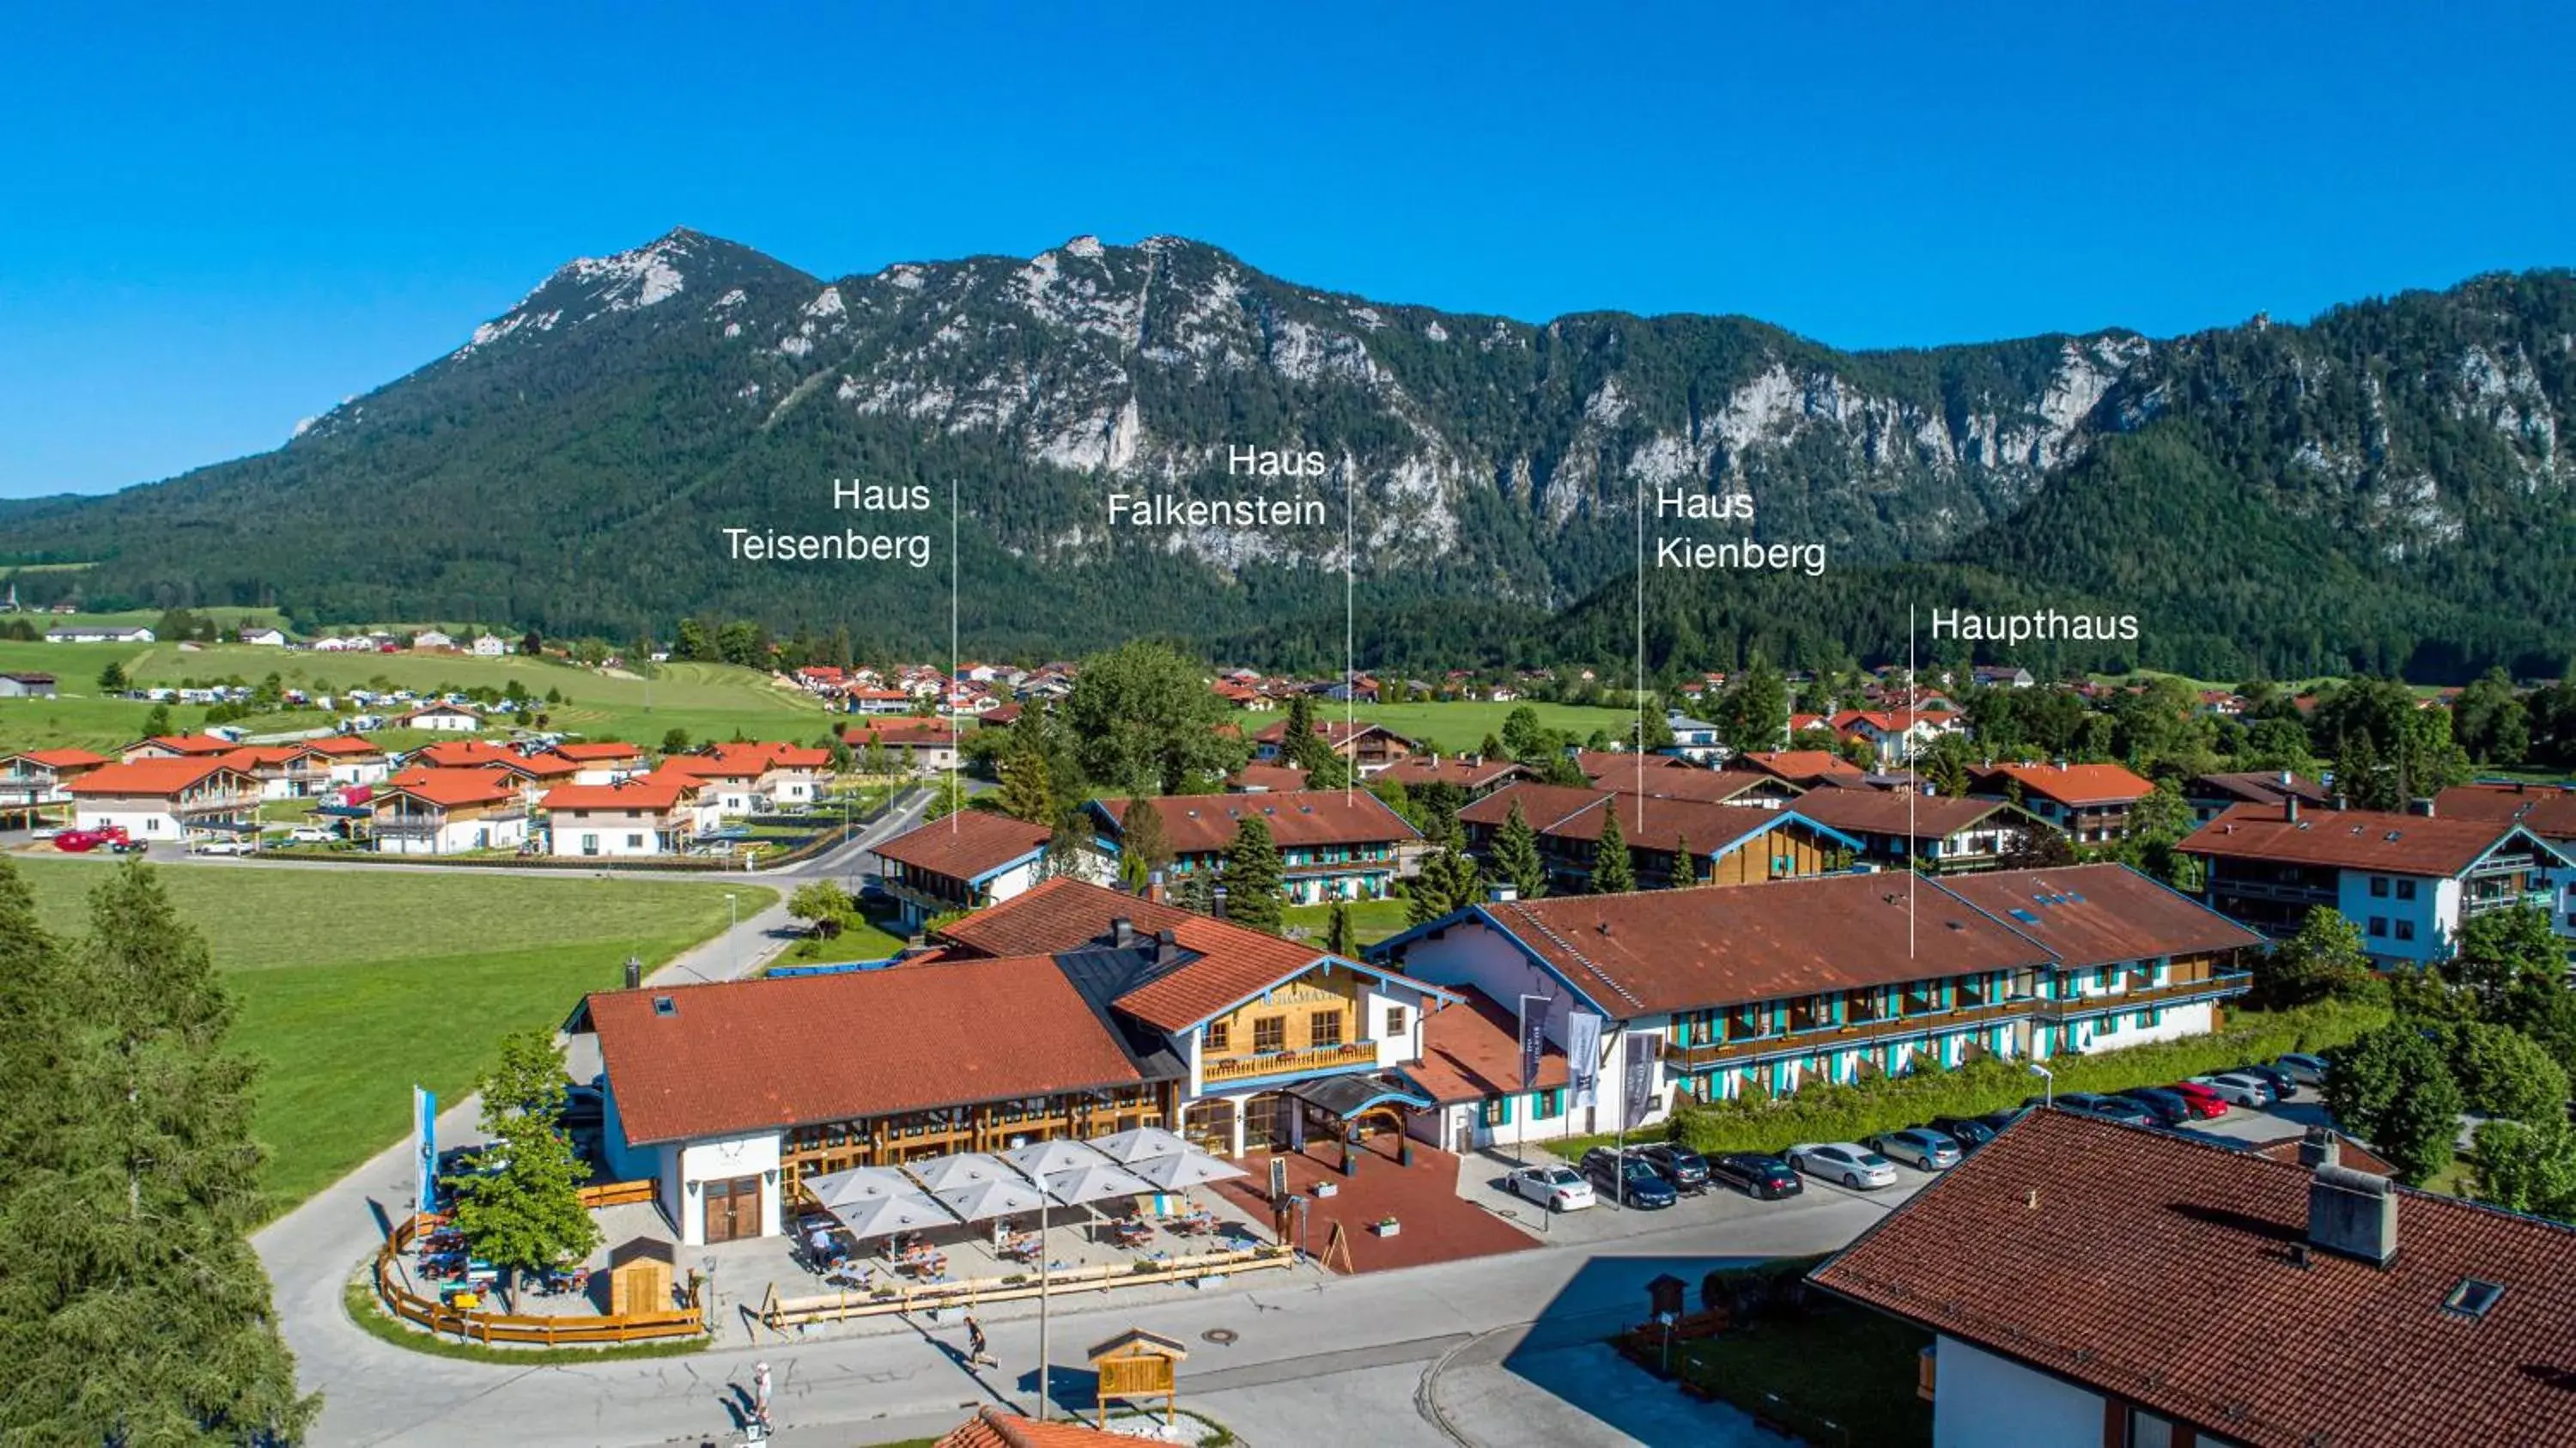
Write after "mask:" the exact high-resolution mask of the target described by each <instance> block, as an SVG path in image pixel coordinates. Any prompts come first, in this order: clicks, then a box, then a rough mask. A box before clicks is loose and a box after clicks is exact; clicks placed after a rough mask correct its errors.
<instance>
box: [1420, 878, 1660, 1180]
mask: <svg viewBox="0 0 2576 1448" xmlns="http://www.w3.org/2000/svg"><path fill="white" fill-rule="evenodd" d="M1400 968H1401V969H1402V970H1403V972H1404V973H1405V974H1406V975H1408V976H1411V977H1412V978H1414V979H1415V980H1418V981H1421V982H1423V983H1424V984H1426V985H1439V986H1465V987H1468V988H1470V989H1473V990H1477V991H1481V992H1483V993H1484V994H1485V995H1487V996H1489V997H1491V998H1492V999H1493V1000H1495V1001H1496V1002H1498V1003H1499V1004H1500V1005H1501V1006H1502V1007H1503V1009H1504V1010H1505V1011H1512V1012H1517V1011H1518V1010H1519V1008H1520V997H1521V996H1523V995H1525V994H1526V995H1537V996H1548V997H1552V999H1551V1000H1550V1001H1549V1002H1548V1003H1547V1005H1546V1006H1544V1007H1540V1006H1539V1005H1538V1003H1537V1002H1535V1001H1533V1002H1532V1003H1531V1006H1532V1009H1537V1010H1542V1011H1543V1012H1544V1024H1543V1026H1542V1027H1541V1030H1542V1033H1543V1034H1544V1035H1545V1036H1546V1038H1547V1040H1548V1041H1550V1042H1551V1043H1553V1044H1554V1045H1556V1046H1557V1047H1558V1048H1559V1049H1563V1047H1564V1045H1565V1040H1566V1018H1567V1016H1569V1015H1570V1014H1571V1013H1572V1012H1573V1011H1575V1010H1577V1009H1582V1010H1590V1009H1591V1006H1589V1005H1588V1004H1586V1003H1584V1002H1582V1001H1581V1000H1579V999H1578V998H1577V997H1576V996H1575V994H1574V992H1573V991H1572V990H1571V989H1569V988H1568V987H1567V986H1566V984H1565V983H1564V982H1563V981H1560V980H1558V979H1557V978H1556V977H1555V976H1553V975H1551V974H1549V973H1548V972H1546V971H1544V970H1541V969H1540V968H1539V967H1538V966H1537V965H1536V964H1534V963H1532V962H1531V960H1530V958H1529V957H1528V956H1527V955H1524V954H1523V953H1522V952H1521V949H1520V947H1519V946H1517V945H1514V944H1513V943H1512V942H1511V941H1510V940H1508V939H1506V938H1505V937H1504V936H1503V935H1502V934H1501V933H1499V932H1497V931H1496V930H1494V929H1493V928H1492V927H1490V926H1488V925H1486V924H1485V923H1484V922H1483V921H1481V920H1470V921H1467V922H1464V923H1462V924H1458V925H1453V926H1451V927H1450V928H1449V930H1448V931H1447V932H1446V933H1445V934H1443V935H1442V936H1441V938H1440V939H1438V940H1431V939H1428V938H1425V939H1422V940H1418V941H1416V942H1414V944H1413V945H1412V946H1411V947H1409V948H1408V949H1407V950H1406V952H1405V956H1404V960H1403V962H1402V964H1401V966H1400ZM1450 1009H1452V1010H1464V1009H1466V1007H1465V1006H1463V1005H1462V1006H1452V1007H1450ZM1669 1025H1670V1018H1669V1017H1666V1016H1661V1015H1655V1016H1640V1017H1636V1018H1634V1019H1632V1020H1627V1021H1619V1020H1615V1019H1614V1020H1605V1021H1603V1022H1602V1026H1601V1041H1602V1045H1603V1046H1605V1047H1607V1048H1608V1059H1607V1060H1606V1061H1605V1062H1603V1064H1602V1066H1601V1074H1600V1081H1599V1085H1598V1087H1597V1090H1596V1096H1595V1100H1594V1103H1593V1105H1592V1106H1591V1107H1589V1108H1583V1107H1575V1106H1572V1105H1568V1106H1567V1107H1566V1108H1565V1109H1564V1110H1562V1111H1560V1112H1558V1113H1556V1114H1554V1115H1546V1116H1540V1117H1538V1118H1536V1119H1534V1120H1533V1119H1529V1118H1528V1117H1527V1115H1526V1112H1527V1111H1528V1108H1529V1105H1530V1103H1529V1101H1528V1100H1527V1099H1526V1097H1525V1096H1524V1097H1523V1098H1522V1099H1520V1100H1519V1101H1518V1102H1517V1103H1516V1104H1515V1106H1514V1107H1513V1122H1512V1124H1511V1125H1510V1126H1508V1127H1503V1128H1501V1129H1500V1130H1501V1135H1500V1137H1499V1139H1500V1140H1504V1141H1511V1140H1518V1139H1520V1137H1518V1136H1516V1135H1515V1134H1514V1133H1516V1132H1519V1131H1522V1130H1526V1132H1527V1139H1528V1140H1531V1141H1547V1140H1552V1139H1555V1138H1558V1137H1566V1136H1581V1135H1587V1134H1589V1133H1592V1132H1598V1131H1616V1130H1619V1129H1620V1120H1619V1117H1620V1115H1621V1111H1622V1108H1623V1107H1624V1106H1625V1104H1626V1103H1625V1101H1624V1099H1623V1096H1624V1086H1623V1083H1624V1082H1625V1081H1626V1079H1627V1047H1628V1038H1627V1033H1628V1032H1629V1031H1643V1032H1652V1033H1654V1034H1655V1035H1657V1036H1661V1035H1663V1034H1664V1032H1665V1030H1666V1028H1667V1027H1668V1026H1669ZM1655 1072H1656V1075H1655V1086H1654V1098H1653V1101H1652V1104H1650V1105H1649V1106H1648V1108H1647V1110H1646V1114H1645V1115H1644V1116H1642V1117H1640V1118H1639V1119H1637V1120H1635V1121H1632V1122H1629V1123H1627V1129H1628V1130H1630V1131H1635V1130H1638V1129H1639V1128H1641V1127H1646V1126H1651V1125H1653V1124H1654V1123H1655V1122H1657V1121H1660V1120H1662V1119H1663V1116H1664V1112H1665V1109H1666V1107H1667V1104H1668V1103H1669V1101H1670V1099H1671V1090H1670V1087H1669V1086H1668V1085H1667V1083H1666V1082H1665V1080H1664V1076H1663V1067H1662V1066H1661V1065H1660V1064H1658V1065H1657V1066H1656V1067H1655ZM1475 1144H1476V1145H1484V1144H1487V1142H1486V1140H1485V1139H1479V1140H1478V1141H1477V1142H1476V1143H1475Z"/></svg>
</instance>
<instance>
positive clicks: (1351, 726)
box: [1252, 719, 1413, 749]
mask: <svg viewBox="0 0 2576 1448" xmlns="http://www.w3.org/2000/svg"><path fill="white" fill-rule="evenodd" d="M1315 733H1316V734H1317V735H1318V736H1320V737H1321V738H1322V739H1323V741H1324V742H1325V743H1327V744H1330V745H1331V746H1333V747H1334V748H1336V749H1339V748H1341V747H1342V746H1343V745H1345V744H1349V743H1351V742H1353V741H1355V740H1360V739H1365V738H1367V737H1368V736H1369V735H1371V734H1383V735H1385V736H1386V737H1387V738H1389V739H1392V740H1395V741H1396V742H1397V743H1399V744H1403V745H1406V746H1408V747H1409V746H1411V745H1412V744H1413V741H1412V740H1411V739H1408V738H1406V737H1405V736H1403V735H1401V734H1398V733H1396V732H1395V731H1394V730H1392V729H1389V728H1387V727H1386V726H1385V725H1383V724H1372V723H1370V722H1369V721H1368V720H1366V719H1359V720H1346V719H1318V720H1316V721H1315ZM1252 737H1253V739H1254V741H1255V742H1257V743H1262V744H1278V743H1281V742H1282V741H1284V740H1286V739H1287V737H1288V721H1287V720H1285V719H1276V720H1273V721H1271V722H1270V723H1268V724H1265V725H1263V726H1262V728H1261V731H1260V732H1259V733H1257V734H1255V735H1253V736H1252Z"/></svg>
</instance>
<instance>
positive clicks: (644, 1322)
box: [376, 1181, 706, 1347]
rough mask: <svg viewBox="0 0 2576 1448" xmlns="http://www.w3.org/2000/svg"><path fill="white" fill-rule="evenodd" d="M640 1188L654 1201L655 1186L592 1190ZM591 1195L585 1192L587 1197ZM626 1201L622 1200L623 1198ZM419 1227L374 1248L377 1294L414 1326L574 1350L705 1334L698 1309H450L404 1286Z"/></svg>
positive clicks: (397, 1227)
mask: <svg viewBox="0 0 2576 1448" xmlns="http://www.w3.org/2000/svg"><path fill="white" fill-rule="evenodd" d="M637 1187H641V1188H642V1189H643V1191H644V1197H643V1198H642V1200H650V1199H651V1196H652V1191H653V1183H651V1182H649V1181H647V1182H613V1183H611V1184H609V1185H608V1186H606V1187H594V1188H590V1189H589V1191H600V1192H618V1191H632V1190H633V1189H635V1188H637ZM585 1195H587V1193H585ZM620 1200H624V1198H620ZM419 1228H420V1223H419V1221H418V1219H416V1218H410V1217H406V1218H404V1219H403V1220H401V1221H399V1222H396V1223H395V1224H394V1230H393V1235H392V1236H390V1237H388V1238H386V1239H385V1244H384V1245H383V1246H382V1247H379V1248H377V1249H376V1296H378V1297H379V1298H382V1299H383V1300H384V1304H385V1306H386V1307H388V1308H390V1309H392V1311H393V1314H394V1316H396V1317H399V1318H401V1319H403V1320H404V1321H406V1322H416V1323H418V1324H420V1325H421V1326H423V1327H425V1328H428V1329H429V1330H430V1331H432V1332H447V1333H454V1334H455V1335H456V1336H458V1337H461V1338H463V1339H465V1340H466V1341H468V1342H480V1343H496V1342H514V1343H529V1344H535V1345H539V1346H544V1347H571V1346H576V1345H581V1344H593V1343H621V1342H652V1341H656V1340H659V1339H665V1338H678V1337H697V1336H700V1335H702V1334H704V1333H705V1331H706V1323H705V1321H704V1319H703V1318H702V1317H701V1316H700V1315H699V1313H698V1310H697V1309H696V1308H673V1309H665V1310H663V1311H660V1312H629V1313H626V1314H624V1315H622V1316H615V1317H604V1316H601V1315H598V1314H596V1313H579V1314H568V1315H565V1316H561V1317H547V1316H535V1317H527V1316H514V1315H512V1314H508V1313H499V1312H484V1311H481V1310H472V1311H467V1310H461V1309H458V1308H453V1307H450V1306H448V1305H447V1304H446V1303H444V1302H441V1301H439V1300H438V1299H437V1298H435V1297H423V1296H421V1295H420V1294H419V1293H417V1292H414V1291H412V1290H411V1289H410V1288H409V1287H406V1286H404V1285H403V1273H402V1255H403V1253H404V1252H406V1251H408V1250H410V1248H411V1244H412V1239H413V1238H414V1236H415V1235H416V1234H417V1233H418V1231H419Z"/></svg>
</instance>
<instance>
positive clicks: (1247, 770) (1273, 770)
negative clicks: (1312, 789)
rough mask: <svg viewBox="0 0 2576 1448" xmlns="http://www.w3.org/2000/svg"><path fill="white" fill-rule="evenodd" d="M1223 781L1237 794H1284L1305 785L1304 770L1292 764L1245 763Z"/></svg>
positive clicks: (1302, 787)
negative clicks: (1232, 776)
mask: <svg viewBox="0 0 2576 1448" xmlns="http://www.w3.org/2000/svg"><path fill="white" fill-rule="evenodd" d="M1225 783H1226V787H1227V788H1228V789H1230V790H1233V791H1235V792H1236V793H1238V794H1285V793H1287V792H1288V791H1290V790H1296V789H1304V788H1305V787H1306V771H1304V770H1302V769H1299V768H1298V767H1297V766H1295V765H1293V764H1247V765H1245V766H1243V767H1242V768H1241V769H1238V770H1236V771H1235V772H1234V778H1232V779H1229V780H1227V781H1226V782H1225Z"/></svg>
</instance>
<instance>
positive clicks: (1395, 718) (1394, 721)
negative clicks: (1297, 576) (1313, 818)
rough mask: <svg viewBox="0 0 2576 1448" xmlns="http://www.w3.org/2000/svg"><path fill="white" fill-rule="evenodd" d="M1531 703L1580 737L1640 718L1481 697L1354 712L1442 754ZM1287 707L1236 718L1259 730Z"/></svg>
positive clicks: (1463, 746)
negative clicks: (1498, 701) (1497, 700)
mask: <svg viewBox="0 0 2576 1448" xmlns="http://www.w3.org/2000/svg"><path fill="white" fill-rule="evenodd" d="M1524 704H1526V705H1527V706H1528V707H1529V708H1531V709H1535V710H1537V711H1538V722H1539V723H1541V724H1543V725H1546V726H1547V727H1548V728H1550V729H1562V730H1566V731H1568V732H1570V733H1572V734H1573V735H1574V736H1575V738H1577V739H1578V740H1579V739H1584V738H1588V737H1590V736H1591V734H1592V731H1593V730H1595V729H1600V730H1606V731H1607V732H1608V733H1609V734H1610V735H1611V736H1612V737H1613V738H1616V737H1618V736H1619V735H1622V734H1625V733H1626V732H1627V731H1628V729H1629V727H1630V726H1631V725H1633V724H1634V723H1635V722H1636V718H1637V715H1636V711H1634V710H1632V709H1603V708H1598V707H1595V706H1592V705H1586V704H1542V703H1536V702H1533V701H1529V700H1519V701H1515V702H1512V703H1508V704H1493V703H1482V702H1457V703H1429V704H1361V705H1359V706H1357V707H1356V708H1354V709H1352V710H1351V712H1352V713H1354V714H1356V715H1357V716H1358V717H1359V718H1361V719H1364V720H1367V721H1369V722H1371V723H1375V724H1383V725H1385V726H1386V727H1387V728H1389V729H1392V730H1394V731H1395V732H1396V733H1398V734H1401V735H1403V736H1404V737H1405V738H1407V739H1411V740H1415V741H1417V742H1419V743H1420V744H1421V745H1422V746H1423V747H1424V748H1426V749H1436V750H1438V751H1440V752H1441V753H1443V754H1472V753H1474V752H1475V751H1476V747H1477V746H1478V745H1480V744H1482V743H1483V742H1484V740H1485V736H1486V735H1488V734H1494V735H1499V734H1501V733H1502V732H1503V720H1504V719H1506V718H1508V717H1510V715H1511V712H1512V711H1513V710H1514V709H1518V708H1520V707H1522V706H1523V705H1524ZM1286 713H1287V711H1286V710H1284V709H1273V710H1269V711H1267V712H1264V713H1259V714H1255V713H1249V712H1239V713H1237V714H1236V715H1235V722H1236V723H1238V724H1240V725H1242V726H1243V731H1244V732H1245V733H1246V734H1257V733H1259V732H1260V731H1262V730H1264V729H1267V728H1269V727H1270V726H1271V725H1272V724H1275V723H1277V722H1279V720H1281V719H1282V718H1285V717H1286ZM1342 713H1343V706H1342V705H1339V704H1333V703H1326V702H1324V701H1321V700H1318V701H1317V702H1316V704H1315V717H1316V718H1318V719H1328V720H1329V719H1339V718H1341V717H1342Z"/></svg>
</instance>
